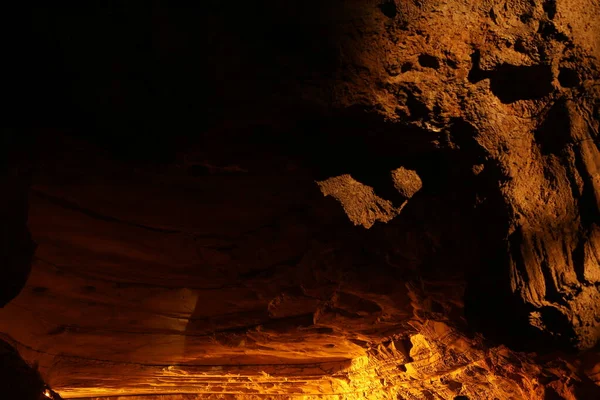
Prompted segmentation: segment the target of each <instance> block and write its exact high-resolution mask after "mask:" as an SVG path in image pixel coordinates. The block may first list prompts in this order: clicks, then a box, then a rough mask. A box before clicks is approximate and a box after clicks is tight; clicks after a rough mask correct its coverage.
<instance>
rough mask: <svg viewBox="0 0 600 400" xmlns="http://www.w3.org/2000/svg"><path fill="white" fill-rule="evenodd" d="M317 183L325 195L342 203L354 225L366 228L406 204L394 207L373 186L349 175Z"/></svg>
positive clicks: (394, 214)
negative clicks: (378, 194) (377, 193)
mask: <svg viewBox="0 0 600 400" xmlns="http://www.w3.org/2000/svg"><path fill="white" fill-rule="evenodd" d="M317 183H318V185H319V187H320V189H321V192H322V193H323V194H324V195H325V196H333V198H335V199H336V200H337V201H339V202H340V203H341V204H342V207H343V208H344V211H345V212H346V215H348V218H350V221H352V223H353V224H354V225H362V226H364V227H365V228H367V229H368V228H370V227H372V226H373V224H374V223H375V222H377V221H381V222H389V221H390V220H391V219H392V218H394V217H395V216H397V215H398V214H399V213H400V211H402V208H403V207H404V205H405V204H406V202H404V203H403V204H402V205H401V206H400V207H394V205H393V204H392V203H391V202H390V201H389V200H386V199H382V198H381V197H379V196H377V195H376V194H375V192H374V191H373V188H371V187H369V186H367V185H364V184H362V183H360V182H358V181H356V180H355V179H353V178H352V177H351V176H350V175H342V176H336V177H334V178H329V179H327V180H325V181H322V182H317ZM408 190H410V189H408ZM402 194H403V195H404V194H405V192H402ZM409 197H410V196H409Z"/></svg>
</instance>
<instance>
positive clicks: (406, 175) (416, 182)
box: [392, 167, 423, 199]
mask: <svg viewBox="0 0 600 400" xmlns="http://www.w3.org/2000/svg"><path fill="white" fill-rule="evenodd" d="M392 181H394V187H395V188H396V190H397V191H398V192H400V194H401V195H402V196H403V197H406V198H407V199H410V198H411V197H413V196H414V194H415V193H417V192H418V191H419V190H420V189H421V188H422V187H423V182H422V181H421V178H419V174H417V173H416V172H415V171H411V170H409V169H406V168H404V167H400V168H397V169H395V170H393V171H392Z"/></svg>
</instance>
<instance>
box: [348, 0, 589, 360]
mask: <svg viewBox="0 0 600 400" xmlns="http://www.w3.org/2000/svg"><path fill="white" fill-rule="evenodd" d="M367 3H369V2H351V4H352V6H348V7H349V8H351V9H353V10H355V14H353V15H352V14H350V15H351V16H349V17H348V20H347V24H348V26H347V27H346V28H347V29H348V30H350V31H352V32H353V33H354V34H353V35H347V37H346V39H345V41H344V42H343V43H344V44H343V46H344V47H343V48H344V49H347V50H346V51H344V54H346V55H347V58H346V59H344V61H345V63H346V64H345V67H346V68H344V69H342V72H341V73H340V81H341V82H340V83H339V84H338V85H337V86H336V90H337V93H340V95H339V96H338V97H337V100H338V102H339V104H340V105H341V106H351V105H355V104H363V105H365V106H367V107H371V108H373V109H374V110H375V111H376V112H377V113H379V114H381V115H382V117H385V118H388V119H390V120H392V121H397V122H398V124H400V125H402V124H412V125H414V126H418V127H421V128H422V129H423V134H426V132H430V134H435V133H439V135H438V136H439V137H440V139H439V140H440V141H441V140H445V141H446V143H445V144H442V145H443V146H446V147H449V148H453V147H455V148H458V151H459V152H460V154H462V156H461V157H464V158H463V161H465V162H467V163H469V162H470V163H471V165H472V166H473V168H474V167H475V166H477V170H478V171H483V172H479V175H478V181H479V184H478V187H476V189H475V190H476V193H477V195H478V196H480V200H479V201H480V204H479V206H480V207H485V203H486V201H487V202H490V201H492V200H490V198H491V197H492V196H497V197H498V198H501V201H502V203H503V204H504V207H505V208H506V216H505V217H504V218H503V219H504V221H503V223H505V224H506V227H505V228H500V229H505V235H506V236H505V239H506V242H507V247H508V248H509V251H510V260H509V265H502V266H499V267H497V268H502V269H503V271H502V272H499V273H498V274H495V275H493V276H494V279H493V280H499V281H500V282H487V285H485V282H484V285H481V286H480V287H481V288H482V289H483V290H481V291H480V292H478V296H477V297H476V299H474V300H473V301H474V302H478V303H480V304H483V303H485V302H486V298H485V297H486V292H487V293H488V295H489V296H491V298H490V299H489V301H490V302H492V301H494V297H496V296H497V293H496V292H497V290H488V289H493V288H494V286H495V287H497V288H501V289H500V290H505V289H504V288H505V286H506V285H510V290H511V291H512V292H513V293H514V295H515V296H518V298H520V299H521V300H522V302H524V304H525V309H526V310H528V311H527V312H529V313H530V314H529V317H530V319H533V320H536V321H539V323H535V326H537V327H542V326H543V329H544V331H545V332H546V333H548V334H549V335H551V336H552V337H553V339H557V340H558V341H566V342H568V341H570V340H572V341H573V342H572V344H573V345H575V346H577V347H578V348H590V347H592V346H593V345H594V344H595V343H596V341H597V338H598V335H599V333H598V332H599V329H600V318H599V315H600V293H599V291H598V281H597V276H598V273H599V270H600V267H599V264H598V261H597V258H596V250H595V249H596V246H597V242H596V240H597V237H598V236H597V234H596V232H597V220H598V201H597V199H598V187H597V185H598V175H597V169H598V165H599V162H600V158H598V157H599V151H598V148H597V145H596V139H597V135H598V124H599V116H598V109H599V108H598V104H599V100H600V96H599V95H600V86H599V85H598V80H599V79H600V70H599V65H600V64H599V60H598V58H599V56H600V44H599V38H600V18H595V17H592V16H597V15H598V14H599V13H600V5H599V4H598V3H597V2H593V1H578V2H567V1H557V2H524V1H518V0H515V1H511V2H505V3H502V4H501V3H497V2H494V1H485V2H467V1H464V2H462V1H452V2H447V1H421V2H414V3H413V2H402V3H400V2H398V3H394V2H388V3H386V4H387V5H386V7H387V8H386V10H388V12H386V11H385V10H384V9H383V8H381V9H378V8H377V7H375V6H376V5H377V4H376V2H373V3H372V5H371V3H369V4H367ZM389 10H395V11H394V12H389ZM351 26H352V27H351ZM351 71H352V73H354V74H356V76H350V73H351ZM453 127H454V129H453ZM398 134H401V133H398ZM401 161H402V159H401V158H399V159H398V162H401ZM486 171H488V172H487V173H486ZM464 173H465V174H467V171H465V172H464ZM490 181H492V182H490ZM425 184H427V181H425ZM488 185H491V186H492V187H494V186H495V189H494V192H491V193H490V190H489V187H490V186H488ZM481 189H483V190H481ZM494 208H495V209H496V211H495V212H496V213H497V212H498V209H499V207H498V206H496V205H495V206H494ZM480 280H483V281H485V280H487V278H486V277H481V278H480ZM505 282H506V283H505ZM515 304H516V303H515ZM519 307H520V308H523V307H522V306H519ZM483 309H485V306H483ZM527 312H525V313H524V314H523V316H522V317H520V316H517V315H515V316H514V318H516V319H520V320H525V319H526V318H527ZM531 313H535V315H534V314H531ZM492 314H495V313H492ZM508 314H509V315H510V314H512V311H509V312H508ZM509 315H507V318H508V317H509ZM536 316H539V318H538V317H536ZM569 331H572V332H571V333H569Z"/></svg>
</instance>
